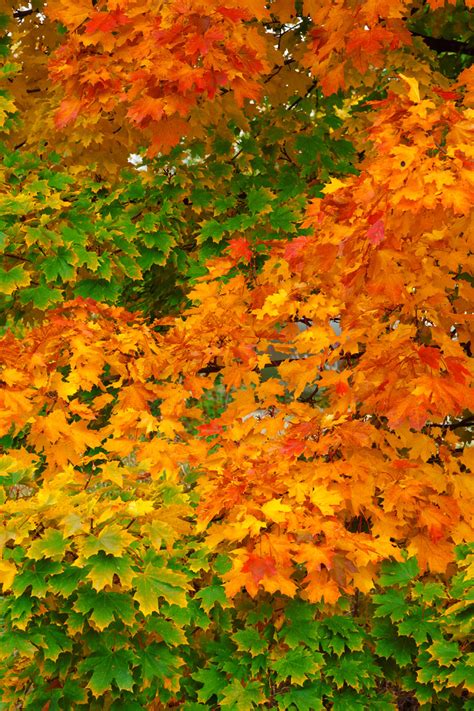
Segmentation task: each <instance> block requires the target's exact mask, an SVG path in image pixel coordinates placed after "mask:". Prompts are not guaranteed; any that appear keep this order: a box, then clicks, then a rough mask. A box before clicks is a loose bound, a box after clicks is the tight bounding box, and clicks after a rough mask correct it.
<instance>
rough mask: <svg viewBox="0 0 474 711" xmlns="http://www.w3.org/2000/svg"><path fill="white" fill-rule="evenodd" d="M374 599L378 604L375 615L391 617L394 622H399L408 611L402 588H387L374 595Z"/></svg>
mask: <svg viewBox="0 0 474 711" xmlns="http://www.w3.org/2000/svg"><path fill="white" fill-rule="evenodd" d="M372 599H373V601H374V602H375V604H376V605H377V607H376V609H375V612H374V615H375V617H390V619H391V620H392V622H398V621H399V620H402V619H403V618H404V617H405V616H406V614H407V612H408V605H407V602H406V600H405V595H404V594H403V593H402V592H401V591H400V590H387V591H386V592H384V593H383V594H381V595H374V596H373V598H372Z"/></svg>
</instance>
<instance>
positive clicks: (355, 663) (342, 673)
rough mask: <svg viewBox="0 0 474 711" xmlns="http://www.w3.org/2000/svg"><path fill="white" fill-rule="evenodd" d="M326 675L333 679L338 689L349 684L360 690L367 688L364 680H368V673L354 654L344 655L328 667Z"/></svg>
mask: <svg viewBox="0 0 474 711" xmlns="http://www.w3.org/2000/svg"><path fill="white" fill-rule="evenodd" d="M325 674H326V676H327V677H329V678H331V679H333V681H334V683H335V684H336V686H337V688H338V689H340V688H341V687H342V686H344V684H347V685H348V686H352V687H353V688H354V689H357V690H359V689H361V688H362V687H363V686H365V684H364V682H363V680H364V679H366V678H367V676H368V671H367V669H365V668H364V664H363V661H362V660H361V659H357V658H355V655H354V654H344V655H343V656H342V657H340V658H339V659H338V660H337V661H334V662H330V663H328V664H327V665H326V669H325Z"/></svg>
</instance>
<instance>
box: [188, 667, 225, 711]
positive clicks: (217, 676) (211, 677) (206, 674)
mask: <svg viewBox="0 0 474 711" xmlns="http://www.w3.org/2000/svg"><path fill="white" fill-rule="evenodd" d="M191 677H192V678H193V679H194V680H195V681H198V682H199V683H200V684H202V688H201V689H198V691H197V697H198V701H201V703H203V704H205V703H207V701H209V699H210V698H211V697H212V696H214V695H216V696H218V695H219V694H220V693H221V691H222V690H223V689H225V688H226V686H227V684H228V682H227V678H226V676H225V674H222V672H220V671H218V669H217V668H216V667H213V666H211V667H208V668H207V669H201V670H200V671H198V672H195V673H194V674H191Z"/></svg>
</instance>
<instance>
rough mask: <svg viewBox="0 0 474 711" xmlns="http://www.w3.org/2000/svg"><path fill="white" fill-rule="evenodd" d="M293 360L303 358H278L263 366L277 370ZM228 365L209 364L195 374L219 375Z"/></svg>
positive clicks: (256, 369) (258, 370) (255, 369)
mask: <svg viewBox="0 0 474 711" xmlns="http://www.w3.org/2000/svg"><path fill="white" fill-rule="evenodd" d="M294 360H304V358H292V357H289V358H278V359H276V360H270V361H268V363H266V364H265V368H269V367H270V366H273V367H274V368H278V366H279V365H281V364H282V363H292V362H293V361H294ZM228 367H229V366H228V365H218V364H217V363H209V365H206V366H205V367H204V368H201V369H200V370H198V372H197V374H198V375H209V374H210V373H220V371H221V370H224V368H228ZM253 370H254V372H256V373H258V372H260V368H258V367H257V368H253Z"/></svg>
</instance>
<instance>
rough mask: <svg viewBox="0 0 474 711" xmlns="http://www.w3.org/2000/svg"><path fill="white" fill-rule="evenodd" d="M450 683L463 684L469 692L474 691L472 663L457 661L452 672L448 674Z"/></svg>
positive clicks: (454, 684)
mask: <svg viewBox="0 0 474 711" xmlns="http://www.w3.org/2000/svg"><path fill="white" fill-rule="evenodd" d="M448 679H449V682H450V684H452V685H453V686H458V685H459V684H463V685H465V686H466V688H467V689H468V691H470V692H471V693H472V692H473V691H474V668H473V665H472V664H468V663H466V662H464V661H457V662H456V667H455V669H454V671H453V672H451V673H450V675H449V676H448Z"/></svg>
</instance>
